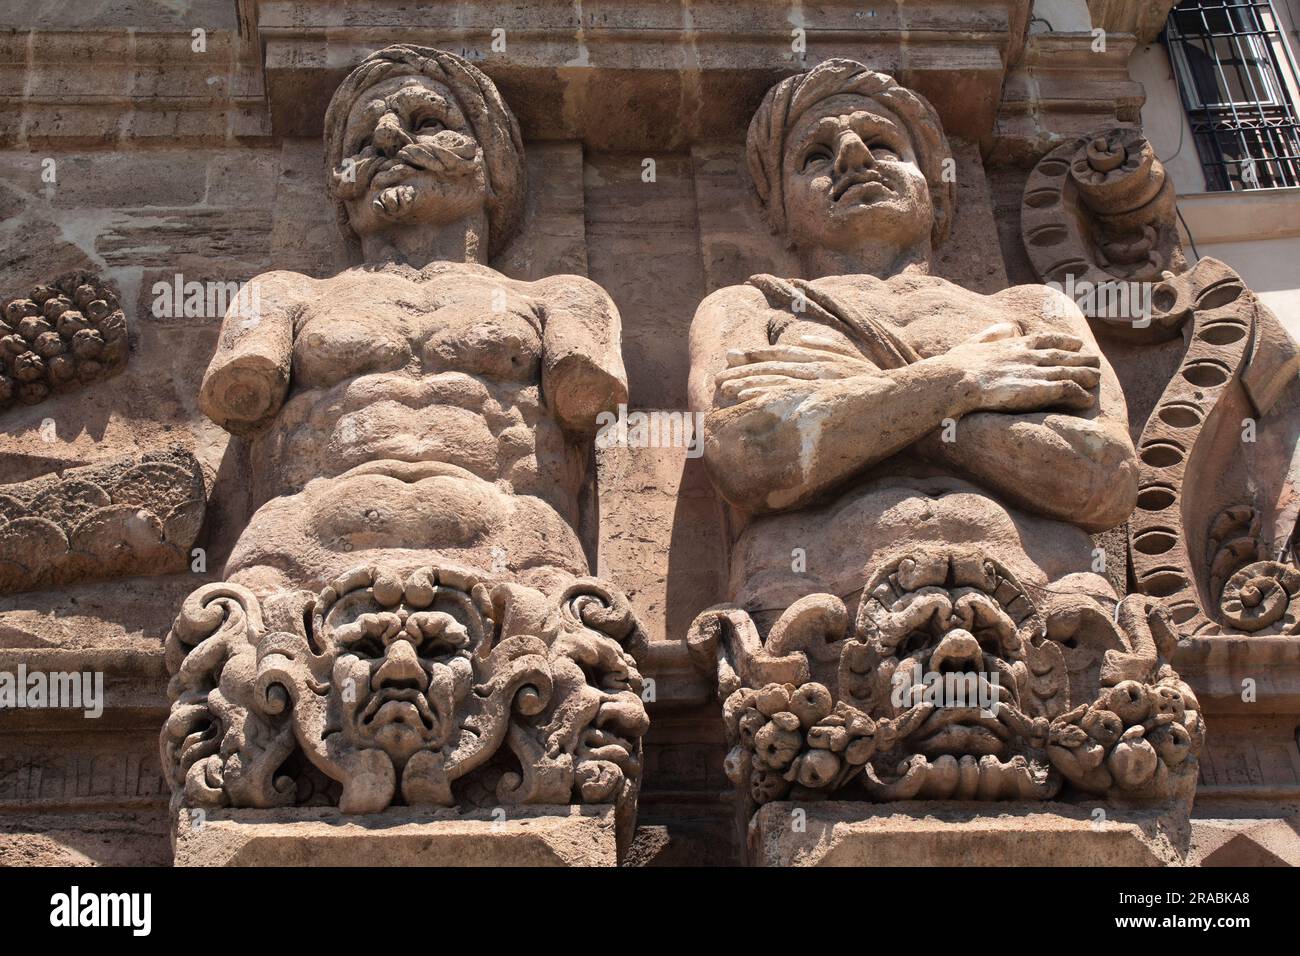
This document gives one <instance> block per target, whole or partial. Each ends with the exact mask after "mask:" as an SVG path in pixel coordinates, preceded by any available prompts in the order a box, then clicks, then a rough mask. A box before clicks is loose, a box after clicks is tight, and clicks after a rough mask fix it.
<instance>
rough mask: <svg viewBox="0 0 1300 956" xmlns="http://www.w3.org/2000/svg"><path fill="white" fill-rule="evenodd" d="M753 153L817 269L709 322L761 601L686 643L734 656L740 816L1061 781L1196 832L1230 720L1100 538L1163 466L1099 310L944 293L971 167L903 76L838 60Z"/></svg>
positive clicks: (747, 290)
mask: <svg viewBox="0 0 1300 956" xmlns="http://www.w3.org/2000/svg"><path fill="white" fill-rule="evenodd" d="M749 149H750V171H751V174H752V176H753V178H754V180H755V185H756V188H757V191H758V194H759V197H760V199H761V201H762V202H763V205H764V209H765V211H766V213H767V218H768V220H769V222H770V223H771V224H772V226H773V228H774V229H775V230H777V231H778V232H780V233H783V234H784V235H786V236H787V238H788V239H789V240H790V242H791V243H792V245H793V247H794V249H795V251H796V253H797V254H798V255H799V257H800V259H801V261H802V265H803V269H804V274H805V275H806V276H810V277H812V278H811V281H809V280H807V279H798V280H785V279H780V278H777V277H773V276H755V277H753V278H751V279H750V280H749V282H748V283H747V284H746V285H744V286H734V287H730V288H726V289H723V290H720V291H719V292H717V293H715V294H714V295H713V296H711V297H710V298H709V299H707V300H706V301H705V302H704V303H703V304H702V305H701V307H700V309H699V311H698V312H697V314H696V318H695V323H694V325H693V326H692V337H691V355H692V402H693V405H694V407H695V408H696V409H697V410H700V411H702V412H705V413H706V414H707V418H706V420H705V433H706V438H705V462H706V464H707V465H708V467H709V471H710V474H711V475H712V477H713V480H714V482H715V484H716V486H717V488H718V490H719V493H720V494H721V496H722V497H723V498H724V499H725V500H726V501H727V502H728V504H729V505H730V506H731V509H732V516H733V524H732V527H733V528H735V529H736V531H737V533H736V535H735V539H734V544H733V548H732V560H731V583H730V588H729V595H728V596H729V597H730V598H731V599H732V601H733V602H734V604H732V605H729V606H723V607H721V608H718V609H715V610H712V611H709V612H706V613H705V614H704V615H702V616H701V617H700V618H698V619H697V620H696V623H695V625H694V626H693V629H692V633H691V635H690V636H689V638H688V642H689V643H690V645H691V648H692V651H693V653H694V654H695V655H696V657H697V660H699V661H700V663H701V664H702V665H703V666H705V667H708V666H711V665H712V664H713V662H714V661H716V666H717V673H718V680H719V696H720V698H721V699H723V701H724V716H725V719H726V721H727V726H728V731H729V737H730V740H731V742H732V744H733V749H732V751H731V753H730V755H729V756H728V768H727V769H728V775H729V776H730V777H731V779H732V781H733V782H734V783H735V784H736V785H737V786H738V787H739V788H740V790H741V793H742V799H743V800H749V801H752V803H753V804H755V805H762V804H766V803H769V802H771V801H775V800H781V799H783V798H786V797H787V796H789V797H791V798H793V799H796V800H798V799H801V798H808V797H813V796H819V795H826V794H840V793H842V792H844V791H846V790H848V791H850V792H854V793H856V794H858V795H859V796H860V797H866V798H869V799H874V800H884V801H889V800H898V799H911V798H917V799H926V798H930V799H935V798H938V799H959V800H962V799H964V800H969V799H975V798H979V799H985V800H997V799H1003V800H1006V799H1011V800H1047V799H1051V798H1053V797H1056V796H1057V795H1058V794H1060V793H1062V792H1063V788H1064V790H1065V791H1066V792H1069V793H1072V794H1075V795H1079V794H1090V795H1093V796H1096V797H1101V798H1106V799H1110V800H1113V801H1118V802H1131V801H1145V802H1151V803H1155V804H1157V805H1162V806H1164V807H1166V808H1167V809H1171V810H1175V811H1176V812H1177V813H1179V814H1183V815H1185V814H1186V812H1187V807H1188V806H1189V802H1190V796H1191V792H1192V790H1193V789H1194V786H1195V780H1196V767H1197V765H1196V754H1197V753H1198V752H1199V750H1200V748H1201V741H1202V737H1203V735H1204V725H1203V723H1202V720H1201V717H1200V708H1199V705H1198V704H1197V702H1196V698H1195V695H1194V694H1193V693H1192V692H1191V689H1190V688H1189V687H1188V686H1187V685H1186V684H1185V683H1183V682H1182V681H1181V680H1180V679H1179V678H1178V675H1177V674H1176V673H1175V672H1174V671H1173V669H1172V667H1171V665H1170V660H1171V658H1172V655H1173V651H1174V646H1175V643H1176V634H1175V631H1174V629H1173V627H1172V625H1171V623H1170V621H1169V618H1168V614H1167V612H1166V611H1165V610H1164V609H1163V608H1161V607H1160V606H1159V604H1158V602H1155V601H1152V600H1149V599H1145V598H1142V597H1132V598H1127V599H1125V600H1124V601H1122V602H1121V601H1120V596H1119V595H1117V594H1116V593H1115V592H1114V590H1113V589H1112V588H1111V586H1110V584H1109V582H1108V581H1107V580H1106V579H1105V578H1104V577H1103V576H1101V575H1100V574H1098V573H1097V572H1098V571H1099V570H1102V569H1101V568H1099V567H1098V566H1097V565H1096V563H1095V561H1096V558H1095V552H1094V547H1093V542H1092V541H1091V539H1089V538H1088V536H1087V535H1086V534H1085V533H1084V532H1085V531H1098V532H1099V531H1105V530H1107V529H1109V528H1112V527H1114V526H1115V525H1117V524H1119V523H1120V522H1122V521H1123V520H1124V519H1125V518H1126V517H1127V516H1128V514H1129V512H1130V511H1131V510H1132V508H1133V503H1134V499H1135V497H1136V491H1137V475H1138V462H1137V457H1136V455H1135V453H1134V449H1133V446H1132V444H1131V442H1130V440H1129V437H1128V415H1127V410H1126V408H1125V404H1124V398H1123V394H1122V392H1121V390H1120V387H1119V383H1118V381H1117V380H1116V378H1115V375H1114V373H1113V371H1112V370H1111V369H1110V368H1109V366H1108V365H1107V363H1106V361H1105V359H1104V358H1103V357H1102V355H1101V354H1100V351H1099V349H1098V347H1097V345H1096V341H1095V339H1094V337H1093V335H1092V332H1091V330H1090V329H1089V327H1088V324H1087V322H1086V321H1085V319H1084V317H1083V315H1082V313H1081V312H1080V311H1079V310H1078V309H1077V308H1075V307H1074V304H1073V303H1072V302H1070V301H1068V300H1066V299H1065V297H1064V296H1062V295H1060V293H1058V292H1056V291H1054V290H1051V289H1048V288H1045V287H1030V286H1022V287H1016V288H1012V289H1008V290H1006V291H1005V292H1001V293H996V294H994V295H991V296H984V295H979V294H976V293H973V292H969V291H967V290H964V289H961V288H959V287H957V286H954V285H952V284H951V283H948V282H946V281H944V280H942V279H937V278H934V277H931V276H928V275H927V273H928V269H929V264H930V261H931V259H932V257H933V255H934V249H935V248H936V246H937V245H938V244H940V243H942V242H943V241H944V239H945V238H946V232H947V224H948V222H949V221H950V220H951V217H952V208H951V207H952V202H953V193H952V191H951V189H950V188H949V187H948V186H946V185H945V178H944V176H943V174H942V170H943V168H944V167H945V165H946V162H948V161H949V160H948V149H947V144H946V141H945V139H944V136H943V132H942V129H941V128H940V125H939V122H938V118H937V116H936V115H935V113H934V112H933V110H932V109H931V108H930V106H929V104H928V103H927V102H926V101H925V100H924V99H922V98H921V97H919V96H918V95H917V94H915V93H913V92H911V91H909V90H907V89H905V88H903V87H900V86H898V85H897V84H896V83H895V82H894V81H893V80H892V79H890V78H889V77H886V76H883V75H880V74H876V73H873V72H871V71H869V70H867V69H866V67H864V66H862V65H861V64H858V63H854V62H852V61H846V60H833V61H827V62H825V63H822V64H821V65H819V66H818V67H816V68H815V69H813V70H811V71H810V72H808V73H806V74H803V75H801V76H798V77H794V78H791V79H788V80H784V81H782V82H781V83H779V84H777V85H776V86H775V87H773V89H772V90H771V91H770V92H769V93H768V95H767V97H766V99H765V100H764V102H763V104H762V105H761V106H760V107H759V110H758V112H757V113H756V114H755V117H754V120H753V123H752V124H751V126H750V135H749ZM954 676H958V677H961V678H964V679H965V680H966V681H967V683H966V684H965V685H964V689H963V688H962V687H961V686H960V685H959V686H958V688H957V693H956V695H955V696H954V692H953V687H952V685H951V683H949V684H945V683H944V682H945V680H947V679H949V678H952V677H954ZM934 684H937V685H938V686H939V687H940V688H941V689H942V690H941V693H940V694H939V695H937V696H936V695H934V694H932V693H931V691H932V690H933V689H934ZM967 695H969V696H967ZM976 698H977V699H978V703H977V702H976Z"/></svg>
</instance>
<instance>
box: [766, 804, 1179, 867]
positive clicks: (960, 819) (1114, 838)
mask: <svg viewBox="0 0 1300 956" xmlns="http://www.w3.org/2000/svg"><path fill="white" fill-rule="evenodd" d="M796 809H798V810H802V811H804V812H805V813H806V817H805V818H804V820H803V823H804V827H803V831H802V832H795V831H794V829H793V827H792V825H791V824H792V822H793V821H794V819H795V817H794V816H793V813H794V811H795V810H796ZM1094 810H1095V808H1094V807H1093V806H1089V805H1083V804H1079V805H1076V804H1062V803H1040V804H1025V803H969V802H962V803H949V802H945V803H937V802H929V801H917V802H914V803H883V804H870V803H857V802H850V801H827V802H824V803H806V804H795V803H790V802H786V801H782V802H778V803H769V804H767V805H765V806H764V807H762V808H761V809H760V810H759V811H758V813H756V814H755V815H754V818H753V819H752V820H751V821H750V823H749V862H750V863H751V865H756V866H1169V865H1181V864H1184V863H1185V862H1186V853H1187V846H1188V841H1189V836H1190V831H1189V828H1188V824H1187V823H1186V821H1182V822H1181V823H1179V822H1177V821H1175V820H1174V819H1172V818H1170V817H1166V816H1162V815H1161V814H1159V813H1158V812H1156V811H1142V810H1123V809H1119V808H1115V807H1106V808H1105V813H1106V817H1105V820H1104V821H1103V822H1102V823H1101V824H1100V825H1098V823H1097V822H1095V821H1094V819H1093V816H1092V814H1093V813H1094Z"/></svg>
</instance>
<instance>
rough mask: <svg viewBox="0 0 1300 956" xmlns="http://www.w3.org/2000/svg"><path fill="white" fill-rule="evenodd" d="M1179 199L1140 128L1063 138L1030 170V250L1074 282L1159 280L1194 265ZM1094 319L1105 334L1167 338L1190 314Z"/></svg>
mask: <svg viewBox="0 0 1300 956" xmlns="http://www.w3.org/2000/svg"><path fill="white" fill-rule="evenodd" d="M1174 200H1175V194H1174V188H1173V181H1172V180H1171V179H1169V178H1168V177H1167V176H1166V174H1165V169H1164V166H1163V165H1162V164H1161V163H1160V160H1159V159H1157V158H1156V155H1155V151H1154V150H1153V149H1152V148H1151V144H1150V143H1149V142H1148V141H1147V139H1146V137H1145V136H1143V135H1142V131H1141V130H1140V129H1137V128H1134V127H1115V128H1108V129H1103V130H1098V131H1097V132H1095V133H1092V134H1090V135H1088V136H1081V137H1079V138H1077V139H1073V140H1070V141H1069V142H1066V143H1062V144H1061V145H1060V146H1058V147H1057V148H1056V149H1054V150H1052V151H1051V152H1050V153H1048V154H1047V155H1046V156H1044V157H1043V158H1042V159H1041V160H1039V162H1038V164H1037V165H1036V166H1035V167H1034V170H1033V172H1032V173H1030V175H1029V178H1028V180H1027V181H1026V183H1025V191H1024V197H1023V199H1022V202H1021V207H1020V222H1021V232H1022V235H1023V236H1024V241H1025V249H1026V251H1027V252H1028V253H1029V259H1030V261H1031V262H1032V263H1033V265H1034V268H1035V271H1037V273H1038V275H1039V276H1040V278H1041V279H1042V280H1043V281H1044V282H1052V283H1056V284H1058V285H1060V286H1065V287H1066V288H1067V289H1069V288H1073V289H1078V290H1085V289H1086V290H1096V289H1099V288H1105V287H1106V286H1108V285H1113V284H1114V283H1116V282H1117V281H1118V282H1135V281H1136V282H1154V283H1159V282H1161V280H1162V279H1166V278H1168V277H1169V276H1171V275H1176V274H1178V273H1181V272H1183V270H1184V269H1185V268H1186V259H1185V258H1184V256H1183V252H1182V246H1181V242H1180V240H1179V237H1178V226H1177V210H1176V207H1175V204H1174ZM1157 294H1162V293H1161V291H1160V289H1159V287H1158V288H1157ZM1090 311H1091V310H1087V309H1085V313H1089V312H1090ZM1089 318H1090V319H1091V320H1092V322H1093V325H1094V327H1095V328H1097V329H1098V330H1099V331H1101V332H1105V333H1107V334H1111V335H1118V336H1122V337H1123V338H1125V339H1127V340H1128V341H1132V342H1158V341H1163V340H1166V339H1170V338H1173V337H1174V336H1176V335H1177V334H1178V331H1179V328H1180V326H1181V325H1182V323H1183V322H1184V321H1185V320H1186V318H1187V314H1186V312H1185V311H1179V310H1177V309H1161V310H1158V312H1157V313H1156V314H1155V315H1154V316H1152V317H1150V321H1147V322H1134V321H1133V320H1134V318H1136V316H1132V315H1092V314H1090V315H1089Z"/></svg>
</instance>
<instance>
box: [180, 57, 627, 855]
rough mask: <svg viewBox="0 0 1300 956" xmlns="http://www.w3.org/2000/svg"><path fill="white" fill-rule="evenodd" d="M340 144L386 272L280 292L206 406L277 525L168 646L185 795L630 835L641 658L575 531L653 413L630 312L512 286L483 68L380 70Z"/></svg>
mask: <svg viewBox="0 0 1300 956" xmlns="http://www.w3.org/2000/svg"><path fill="white" fill-rule="evenodd" d="M325 147H326V156H327V163H328V169H327V172H328V176H329V184H328V194H329V196H330V197H331V198H332V200H333V202H334V204H335V206H336V208H337V213H338V220H339V224H340V226H341V227H342V228H343V231H344V234H345V236H346V238H347V240H348V245H349V248H350V249H351V250H352V252H353V253H354V256H355V257H357V258H359V259H360V260H362V261H363V262H364V264H362V265H358V266H355V267H353V268H349V269H347V270H345V271H343V272H341V273H339V274H338V275H335V276H332V277H330V278H325V279H319V280H318V279H313V278H310V277H308V276H305V275H300V274H298V273H294V272H269V273H265V274H263V275H260V276H258V277H257V278H255V279H254V280H252V282H251V283H250V287H249V288H248V289H246V290H245V292H244V294H243V295H242V296H241V301H240V302H239V303H237V304H236V306H235V307H234V308H232V309H231V310H230V312H229V313H228V314H227V316H226V318H225V322H224V324H223V326H222V329H221V335H220V340H219V343H218V347H217V351H216V355H215V356H214V357H213V359H212V362H211V364H210V365H209V367H208V370H207V373H206V375H205V376H204V379H203V384H202V390H201V395H200V406H201V408H202V410H203V411H204V413H205V414H207V415H208V417H210V418H211V419H212V420H213V421H215V422H217V423H218V424H219V425H221V426H222V427H224V428H226V429H227V430H229V431H230V432H232V433H234V434H236V435H239V436H242V437H244V438H247V439H248V440H249V441H250V443H251V446H250V455H249V458H250V460H251V466H252V475H251V488H252V497H253V504H254V506H255V507H256V511H255V513H254V514H253V516H252V518H251V520H250V521H249V523H248V525H247V527H246V528H245V529H244V530H243V532H242V533H241V534H240V536H239V539H238V542H237V543H236V544H235V546H234V549H233V551H232V553H231V555H230V558H229V560H228V562H227V563H226V566H225V578H226V580H225V581H223V582H220V583H217V584H212V585H207V586H205V587H204V588H201V589H199V590H198V591H196V592H195V593H194V594H193V595H191V597H190V599H189V600H188V601H187V602H186V604H185V606H184V608H183V609H182V611H181V613H180V615H179V617H178V618H177V620H176V623H175V625H174V626H173V628H172V633H171V635H170V636H169V638H168V663H169V667H170V668H171V670H172V673H173V675H174V676H173V679H172V684H171V688H170V692H171V696H172V713H171V718H170V719H169V720H168V723H167V726H166V727H165V728H164V731H163V735H162V759H163V764H164V769H165V772H166V773H167V775H168V777H169V779H170V781H171V784H172V787H173V790H174V792H175V798H176V800H177V801H179V802H180V804H181V805H182V806H188V807H223V806H235V807H272V806H282V805H301V804H304V803H307V804H319V803H325V804H331V805H337V806H338V807H340V808H341V809H343V810H345V811H349V812H358V813H361V812H374V811H378V810H382V809H384V808H386V807H388V806H390V805H392V804H393V803H404V804H406V805H443V806H446V805H452V804H455V805H460V806H466V805H470V806H480V807H481V806H500V805H503V804H507V805H508V804H515V803H533V804H539V803H540V804H569V803H572V802H586V803H612V804H616V805H617V807H618V816H619V830H620V834H621V836H623V837H626V835H627V834H628V833H629V832H630V829H629V828H630V826H631V823H632V819H633V815H634V812H635V797H636V791H637V784H638V781H639V775H640V736H641V734H643V733H644V731H645V729H646V726H647V723H648V718H647V715H646V711H645V707H644V705H643V703H642V701H641V698H640V690H641V678H640V675H639V674H638V673H637V669H636V664H635V661H634V660H633V658H632V657H631V655H630V654H629V653H628V652H627V650H625V647H626V646H629V645H630V643H631V642H632V641H633V640H634V639H637V640H639V639H640V631H639V629H637V628H636V624H635V621H634V619H633V617H632V615H631V612H630V609H629V607H628V605H627V601H626V598H625V597H623V596H622V595H620V594H617V593H616V592H614V591H612V590H611V589H610V588H608V587H607V586H605V585H603V584H602V583H601V582H599V581H596V580H594V579H590V578H587V577H586V575H587V574H588V573H589V569H588V564H587V559H586V556H585V553H584V550H583V547H582V544H581V542H580V540H579V536H578V533H577V530H576V529H577V527H578V520H579V498H580V495H581V494H582V492H583V489H584V486H585V482H586V481H587V480H588V470H589V465H590V462H591V437H592V435H593V434H594V433H595V431H596V425H597V415H598V414H600V413H601V412H604V411H609V410H612V409H614V408H616V407H617V406H618V404H619V403H620V402H622V401H625V400H626V395H627V388H626V381H625V376H624V371H623V362H622V358H621V355H620V341H619V340H620V332H619V317H618V312H617V310H616V309H615V307H614V304H613V302H611V301H610V299H609V297H608V296H607V295H606V294H605V293H604V292H603V291H602V290H601V289H600V287H599V286H597V285H596V284H595V283H593V282H590V281H588V280H587V279H584V278H581V277H578V276H571V275H566V276H555V277H552V278H548V279H543V280H541V281H537V282H520V281H515V280H511V279H508V278H506V277H505V276H503V275H501V274H500V273H498V272H496V271H495V270H493V269H492V268H490V267H489V266H488V265H487V264H486V263H487V262H488V260H489V258H490V257H491V256H492V255H493V254H494V253H496V252H497V251H499V250H500V249H501V248H502V247H503V246H504V245H505V243H506V240H507V239H509V238H510V236H511V234H512V232H513V231H514V229H515V228H516V227H517V226H518V224H519V221H520V218H521V214H522V210H523V205H524V192H525V183H524V165H523V147H522V142H521V138H520V134H519V127H518V125H517V124H516V122H515V118H514V116H513V115H511V113H510V111H509V109H508V108H507V107H506V104H505V103H504V102H503V101H502V99H501V96H500V94H499V93H498V91H497V89H496V87H495V86H494V85H493V84H492V81H491V80H489V79H488V78H487V77H486V76H485V75H484V74H483V73H481V72H480V71H479V70H478V69H477V68H475V67H474V66H473V65H471V64H470V63H468V62H466V61H465V60H463V59H461V58H460V57H457V56H454V55H452V54H449V53H445V52H443V51H439V50H432V49H427V48H423V47H414V46H393V47H388V48H387V49H384V50H380V51H378V52H377V53H374V54H371V55H370V56H369V57H367V58H366V59H365V60H364V61H362V63H361V64H359V65H358V66H357V67H356V68H355V69H354V70H353V71H352V72H351V73H350V74H349V75H348V76H347V78H346V79H345V80H344V81H343V83H342V85H341V86H340V87H339V89H338V90H337V92H336V93H335V94H334V97H333V99H332V100H331V102H330V105H329V110H328V112H327V114H326V117H325ZM302 758H306V759H302Z"/></svg>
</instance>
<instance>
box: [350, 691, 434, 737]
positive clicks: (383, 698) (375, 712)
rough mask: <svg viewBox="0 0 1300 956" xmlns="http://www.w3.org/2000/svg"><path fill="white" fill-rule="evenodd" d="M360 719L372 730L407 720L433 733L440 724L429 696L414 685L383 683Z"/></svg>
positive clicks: (413, 726) (428, 732)
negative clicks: (386, 685) (401, 685)
mask: <svg viewBox="0 0 1300 956" xmlns="http://www.w3.org/2000/svg"><path fill="white" fill-rule="evenodd" d="M358 723H359V724H360V725H361V727H362V728H363V729H365V730H368V731H370V732H371V733H372V734H377V733H378V732H379V731H380V728H382V727H385V726H387V725H390V724H404V725H406V726H407V727H410V728H411V729H414V730H416V731H418V732H420V733H422V734H431V733H432V732H433V730H434V729H435V728H436V727H437V725H438V717H437V715H436V714H435V713H434V712H433V709H432V708H431V707H430V706H429V701H428V699H427V698H426V697H425V696H424V694H422V693H421V692H420V691H418V690H416V689H415V688H413V687H403V688H394V687H384V688H381V689H379V690H377V691H375V693H374V694H373V695H372V696H371V698H370V701H369V702H368V703H367V704H366V706H365V709H364V710H362V712H361V715H360V717H359V718H358Z"/></svg>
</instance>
